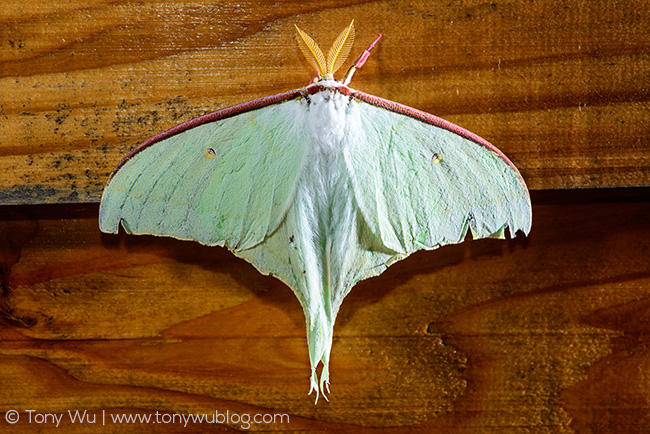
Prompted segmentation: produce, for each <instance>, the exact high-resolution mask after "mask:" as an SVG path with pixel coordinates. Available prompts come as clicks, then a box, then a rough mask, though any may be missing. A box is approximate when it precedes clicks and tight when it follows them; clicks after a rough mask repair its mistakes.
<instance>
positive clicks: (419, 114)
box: [109, 83, 523, 182]
mask: <svg viewBox="0 0 650 434" xmlns="http://www.w3.org/2000/svg"><path fill="white" fill-rule="evenodd" d="M325 89H330V90H334V91H337V92H340V93H342V94H343V95H347V96H350V97H353V98H357V99H359V100H361V101H363V102H366V103H368V104H372V105H374V106H376V107H381V108H384V109H386V110H390V111H392V112H395V113H400V114H403V115H405V116H409V117H412V118H414V119H418V120H420V121H422V122H425V123H428V124H430V125H434V126H437V127H440V128H444V129H445V130H448V131H451V132H453V133H456V134H458V135H459V136H461V137H464V138H466V139H468V140H471V141H473V142H475V143H477V144H479V145H481V146H484V147H486V148H488V149H490V150H491V151H493V152H494V153H496V154H497V155H498V156H499V157H501V158H502V159H503V160H504V161H505V162H506V163H507V164H508V165H509V166H510V167H512V169H513V170H514V171H515V172H516V173H517V174H518V175H519V178H521V180H522V181H523V177H522V176H521V173H520V172H519V169H517V167H516V166H515V165H514V164H513V163H512V161H510V159H508V157H506V155H505V154H504V153H503V152H501V151H500V150H499V149H498V148H496V147H495V146H494V145H492V144H491V143H490V142H488V141H487V140H485V139H483V138H482V137H480V136H477V135H476V134H474V133H472V132H470V131H467V130H466V129H464V128H461V127H459V126H458V125H456V124H453V123H451V122H449V121H446V120H444V119H442V118H439V117H437V116H434V115H432V114H430V113H426V112H423V111H421V110H418V109H414V108H413V107H409V106H407V105H404V104H400V103H397V102H394V101H390V100H387V99H384V98H380V97H378V96H374V95H370V94H367V93H364V92H361V91H358V90H352V89H350V88H349V87H347V86H333V87H326V86H323V85H320V84H318V83H316V84H313V85H310V86H308V87H306V88H301V89H294V90H290V91H288V92H284V93H279V94H276V95H271V96H265V97H263V98H258V99H254V100H251V101H246V102H243V103H240V104H236V105H234V106H230V107H226V108H223V109H221V110H217V111H215V112H212V113H208V114H205V115H203V116H199V117H197V118H194V119H190V120H189V121H187V122H183V123H182V124H179V125H176V126H175V127H172V128H170V129H168V130H167V131H164V132H162V133H159V134H156V135H155V136H153V137H151V138H149V139H147V140H146V141H145V142H144V143H142V144H141V145H140V146H138V147H136V148H135V149H133V150H132V151H131V152H129V154H127V155H126V157H124V158H123V159H122V161H120V163H119V164H118V165H117V167H116V168H115V170H114V171H113V173H112V174H111V176H110V178H109V182H110V180H111V179H112V178H113V176H114V175H115V173H116V172H117V171H118V170H119V169H120V168H121V167H122V166H123V165H124V164H125V163H126V162H127V161H129V159H131V158H132V157H133V156H134V155H135V154H137V153H138V152H140V151H142V150H143V149H145V148H146V147H148V146H151V145H153V144H155V143H157V142H159V141H161V140H164V139H166V138H168V137H171V136H174V135H176V134H179V133H182V132H183V131H186V130H188V129H190V128H194V127H196V126H199V125H203V124H205V123H208V122H212V121H216V120H220V119H225V118H229V117H231V116H235V115H238V114H241V113H245V112H248V111H252V110H256V109H259V108H262V107H266V106H269V105H272V104H277V103H280V102H283V101H287V100H290V99H294V98H297V97H299V96H305V95H312V94H315V93H318V92H321V91H323V90H325Z"/></svg>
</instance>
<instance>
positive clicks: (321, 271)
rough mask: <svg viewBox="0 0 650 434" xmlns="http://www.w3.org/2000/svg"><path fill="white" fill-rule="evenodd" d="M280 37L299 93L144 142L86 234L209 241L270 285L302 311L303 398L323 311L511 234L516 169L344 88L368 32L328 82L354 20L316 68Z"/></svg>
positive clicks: (525, 226) (441, 128)
mask: <svg viewBox="0 0 650 434" xmlns="http://www.w3.org/2000/svg"><path fill="white" fill-rule="evenodd" d="M296 29H297V30H298V42H299V44H300V48H301V51H302V52H303V54H304V55H305V57H306V58H307V60H308V61H309V62H310V63H311V65H312V66H313V67H314V69H315V70H316V73H317V76H316V78H314V80H312V82H311V84H309V85H308V86H306V87H303V88H300V89H295V90H291V91H289V92H286V93H281V94H278V95H273V96H268V97H264V98H260V99H256V100H253V101H249V102H245V103H242V104H238V105H235V106H232V107H229V108H225V109H222V110H218V111H216V112H214V113H210V114H206V115H204V116H201V117H198V118H195V119H192V120H190V121H187V122H185V123H183V124H180V125H178V126H175V127H173V128H171V129H170V130H168V131H165V132H163V133H160V134H158V135H156V136H154V137H152V138H150V139H149V140H147V141H145V142H144V143H143V144H142V145H140V146H138V147H137V148H135V149H134V150H133V151H132V152H131V153H130V154H128V155H127V156H126V157H125V158H124V159H123V160H122V162H121V163H119V165H118V167H117V169H115V171H114V172H113V174H112V175H111V177H110V179H109V181H108V184H107V185H106V188H105V190H104V193H103V196H102V200H101V205H100V214H99V226H100V228H101V230H102V231H104V232H109V233H117V232H118V228H119V225H120V224H121V225H122V226H123V227H124V229H125V230H126V232H127V233H129V234H149V235H160V236H169V237H174V238H178V239H182V240H195V241H198V242H199V243H202V244H205V245H209V246H225V247H227V248H228V249H229V250H231V251H232V252H233V253H234V254H235V255H236V256H238V257H240V258H243V259H245V260H246V261H248V262H250V263H251V264H253V265H254V266H255V267H256V268H257V269H258V270H259V271H260V272H261V273H263V274H272V275H274V276H276V277H278V278H279V279H280V280H282V281H283V282H284V283H286V284H287V285H288V286H289V287H290V288H291V289H292V290H293V292H294V293H295V295H296V297H298V300H299V301H300V303H301V305H302V307H303V309H304V313H305V318H306V323H307V340H308V346H309V357H310V361H311V379H310V386H311V388H310V393H311V392H313V391H315V392H316V400H318V396H319V393H323V395H324V394H325V392H326V391H327V392H329V359H330V349H331V346H332V334H333V328H334V322H335V319H336V315H337V313H338V310H339V307H340V306H341V302H342V301H343V299H344V298H345V296H346V295H347V294H348V293H349V292H350V289H351V288H352V287H353V286H354V285H355V284H356V282H358V281H359V280H361V279H366V278H369V277H372V276H376V275H378V274H380V273H381V272H383V271H384V270H385V269H386V268H387V267H388V266H389V265H391V264H393V263H394V262H396V261H399V260H401V259H404V258H406V257H407V256H408V255H410V254H411V253H413V252H416V251H418V250H421V249H429V250H430V249H436V248H438V247H440V246H443V245H445V244H454V243H459V242H461V241H463V240H464V239H465V236H466V234H467V232H468V231H471V233H472V237H473V238H474V239H477V238H486V237H499V238H503V237H504V231H505V229H506V228H508V230H509V232H510V234H511V236H512V235H514V234H515V233H516V232H517V231H519V230H521V231H523V232H524V233H526V234H527V233H528V232H529V230H530V226H531V204H530V198H529V194H528V190H527V188H526V184H525V183H524V180H523V179H522V177H521V175H520V174H519V171H518V170H517V169H516V168H515V166H514V165H513V164H512V163H511V162H510V161H509V160H508V158H506V156H505V155H503V153H501V152H500V151H499V150H498V149H496V148H495V147H494V146H492V145H491V144H490V143H488V142H487V141H485V140H484V139H482V138H480V137H478V136H477V135H475V134H473V133H470V132H469V131H466V130H464V129H462V128H460V127H458V126H456V125H454V124H452V123H450V122H447V121H445V120H443V119H440V118H438V117H436V116H433V115H430V114H428V113H424V112H421V111H419V110H416V109H414V108H411V107H407V106H404V105H402V104H399V103H396V102H392V101H388V100H385V99H382V98H379V97H376V96H373V95H369V94H366V93H363V92H361V91H358V90H354V89H352V88H351V87H348V84H349V82H350V80H351V78H352V75H353V74H354V72H355V71H356V70H357V69H358V68H360V67H361V66H362V65H363V63H364V62H365V61H366V59H367V58H368V55H369V51H370V49H372V47H373V46H374V44H375V43H376V42H377V40H379V37H381V35H380V36H379V37H378V38H377V40H375V42H374V43H373V44H372V45H371V46H370V47H369V48H368V49H366V50H365V51H363V53H362V54H361V56H360V57H359V58H358V59H357V61H356V62H355V63H354V64H353V65H352V66H351V67H350V69H349V70H348V72H347V74H346V76H345V77H344V78H343V80H341V81H337V80H335V79H334V73H335V72H336V71H337V70H338V69H339V68H340V67H341V65H342V64H343V62H344V61H345V59H346V57H347V55H348V54H349V52H350V49H351V47H352V42H353V39H354V22H352V23H351V24H350V25H349V26H348V27H347V28H346V29H345V30H344V31H343V32H342V33H341V34H340V35H339V36H338V38H337V39H336V40H335V41H334V43H333V45H332V47H331V48H330V50H329V52H328V54H327V57H325V55H324V54H323V52H322V51H321V49H320V48H319V46H318V45H317V44H316V43H315V42H314V41H313V39H312V38H310V37H309V36H308V35H307V34H305V33H304V32H302V31H301V30H300V29H298V28H297V27H296ZM320 363H322V369H321V370H320V377H319V375H318V372H317V367H318V365H319V364H320Z"/></svg>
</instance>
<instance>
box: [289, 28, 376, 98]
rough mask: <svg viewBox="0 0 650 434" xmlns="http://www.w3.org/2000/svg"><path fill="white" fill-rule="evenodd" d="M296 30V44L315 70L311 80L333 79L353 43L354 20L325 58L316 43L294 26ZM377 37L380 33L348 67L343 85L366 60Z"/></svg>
mask: <svg viewBox="0 0 650 434" xmlns="http://www.w3.org/2000/svg"><path fill="white" fill-rule="evenodd" d="M296 30H297V31H298V46H300V50H301V51H302V54H304V56H305V58H306V59H307V61H308V62H309V63H310V64H311V65H312V66H313V67H314V69H315V70H316V78H314V80H313V81H323V80H334V73H335V72H336V71H338V70H339V68H340V67H341V65H343V62H345V60H346V59H347V58H348V54H350V49H351V48H352V44H353V43H354V20H352V22H351V23H350V25H349V26H347V27H346V28H345V29H344V30H343V31H342V32H341V34H340V35H339V36H338V37H337V38H336V40H335V41H334V43H333V44H332V46H331V47H330V49H329V51H328V52H327V59H326V58H325V55H324V54H323V52H322V51H321V49H320V47H319V46H318V44H317V43H316V42H314V40H313V39H312V38H311V37H310V36H309V35H308V34H306V33H305V32H303V31H302V30H300V29H299V28H298V26H296ZM379 38H381V35H379V36H378V37H377V39H375V42H373V43H372V45H370V47H368V49H367V50H365V51H364V52H363V54H362V55H361V57H359V59H357V61H356V62H355V63H354V65H353V66H351V67H350V69H349V70H348V72H347V74H346V76H345V79H344V80H343V84H344V85H347V84H348V83H349V82H350V80H351V79H352V74H354V71H355V70H356V69H357V68H360V67H361V65H363V63H364V62H365V61H366V59H367V58H368V55H369V54H370V53H369V51H370V49H372V47H374V46H375V44H376V43H377V41H378V40H379Z"/></svg>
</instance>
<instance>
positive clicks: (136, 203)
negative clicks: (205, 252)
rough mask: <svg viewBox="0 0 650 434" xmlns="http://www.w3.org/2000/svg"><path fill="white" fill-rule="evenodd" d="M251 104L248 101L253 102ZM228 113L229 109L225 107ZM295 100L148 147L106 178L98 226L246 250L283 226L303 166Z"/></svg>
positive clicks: (300, 118) (301, 112)
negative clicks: (120, 225) (108, 179)
mask: <svg viewBox="0 0 650 434" xmlns="http://www.w3.org/2000/svg"><path fill="white" fill-rule="evenodd" d="M250 104H251V103H248V105H250ZM228 110H231V111H232V109H228ZM304 117H305V114H304V108H302V109H301V108H300V103H299V101H298V100H296V99H293V100H289V101H285V102H282V103H280V104H275V105H265V106H263V107H262V108H257V109H254V110H251V111H246V112H242V113H239V114H235V115H234V116H232V117H227V118H224V119H217V120H214V121H211V122H207V123H203V124H200V125H198V126H190V127H189V128H188V129H185V130H183V131H182V132H180V133H178V134H173V135H170V136H169V137H166V138H163V139H162V140H160V141H157V142H155V143H152V144H150V145H147V146H143V148H142V149H141V150H139V151H138V152H136V153H135V154H134V155H133V156H131V157H130V158H129V159H128V160H127V161H126V162H125V163H124V164H123V165H122V166H121V167H120V168H119V169H118V170H117V171H116V172H115V174H114V176H113V177H112V179H111V180H110V181H109V183H108V185H107V187H106V189H105V190H104V195H103V197H102V202H101V206H100V217H99V224H100V228H101V230H102V231H104V232H112V233H116V232H117V230H118V226H119V223H120V222H121V223H122V225H123V226H124V228H125V229H126V231H127V232H128V233H134V234H150V235H164V236H171V237H175V238H179V239H188V240H196V241H199V242H201V243H203V244H206V245H226V246H227V247H229V248H231V249H233V250H243V249H247V248H250V247H252V246H254V245H256V244H258V243H260V242H261V241H262V240H263V239H264V237H266V236H267V235H269V234H270V233H271V232H273V231H274V230H275V229H276V228H277V227H278V225H279V224H280V222H281V220H282V218H283V216H284V214H285V212H286V210H287V208H288V207H289V204H290V201H291V199H292V196H293V195H294V192H295V188H296V182H297V179H298V178H299V175H300V172H301V170H302V168H303V166H304V161H303V160H304V156H305V146H304V144H305V138H304V137H302V131H303V130H304V129H301V128H296V127H295V126H296V124H300V122H303V121H304V119H303V118H304Z"/></svg>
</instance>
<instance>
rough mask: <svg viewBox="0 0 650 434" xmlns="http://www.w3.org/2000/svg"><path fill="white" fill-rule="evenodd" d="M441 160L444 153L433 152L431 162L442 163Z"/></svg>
mask: <svg viewBox="0 0 650 434" xmlns="http://www.w3.org/2000/svg"><path fill="white" fill-rule="evenodd" d="M441 161H442V155H440V154H433V155H432V156H431V162H432V163H434V164H438V163H440V162H441Z"/></svg>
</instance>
